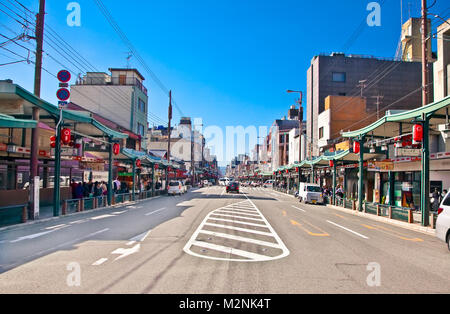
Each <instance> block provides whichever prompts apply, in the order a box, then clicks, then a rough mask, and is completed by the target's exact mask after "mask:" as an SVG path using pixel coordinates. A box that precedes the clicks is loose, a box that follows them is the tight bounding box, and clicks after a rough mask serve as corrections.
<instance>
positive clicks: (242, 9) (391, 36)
mask: <svg viewBox="0 0 450 314" xmlns="http://www.w3.org/2000/svg"><path fill="white" fill-rule="evenodd" d="M10 1H11V2H14V0H1V1H0V2H3V3H5V4H7V5H10V6H11V2H10ZM20 2H21V3H23V4H24V5H26V6H27V7H29V8H30V9H32V10H33V11H37V10H38V1H37V0H34V1H32V0H21V1H20ZM69 2H71V1H68V0H67V1H66V0H57V1H56V0H53V1H51V0H47V13H48V14H47V16H46V22H47V23H48V24H49V25H50V26H51V27H52V28H53V29H54V30H56V31H57V32H58V34H59V35H61V36H63V37H64V38H65V40H66V41H67V42H68V43H70V45H72V46H73V47H74V48H75V49H77V50H78V52H79V53H80V54H81V55H82V56H83V57H85V58H86V59H87V60H88V61H89V62H90V63H91V64H93V65H94V66H95V67H96V68H97V69H99V70H101V71H105V72H106V71H107V70H108V68H110V67H124V66H125V65H126V56H127V51H128V49H127V47H126V46H125V45H124V44H123V43H122V42H121V41H120V39H119V37H118V36H117V34H116V33H115V32H114V31H113V29H112V28H111V26H110V25H109V24H108V23H107V22H106V20H105V18H104V17H103V15H102V14H101V13H100V11H99V10H98V8H97V6H96V5H95V2H94V1H93V0H78V1H77V2H78V3H79V4H80V6H81V27H69V26H68V25H67V23H66V18H67V15H68V13H69V12H68V11H66V6H67V4H68V3H69ZM103 2H104V4H105V6H106V7H107V8H108V9H109V11H110V12H111V14H112V16H113V17H114V18H115V20H116V22H117V23H118V24H119V25H120V27H121V28H122V30H123V32H124V33H125V34H126V35H127V36H128V38H129V39H130V41H131V42H132V43H133V45H134V46H135V47H136V49H137V50H138V51H139V53H140V55H141V56H142V57H143V58H144V59H145V60H146V63H147V64H148V66H149V67H150V68H151V69H152V71H153V72H155V73H156V75H157V76H158V78H159V79H160V80H161V81H162V82H163V83H164V85H165V86H167V87H168V88H170V89H172V91H173V96H174V99H175V101H176V103H177V105H178V106H179V108H180V109H181V111H182V114H183V115H184V116H191V117H201V118H202V119H203V123H204V126H209V125H217V126H219V127H221V128H225V127H226V126H237V125H242V126H244V127H245V126H250V125H254V126H257V127H258V126H262V125H267V126H270V125H271V124H272V122H273V120H274V119H276V118H281V117H282V116H284V115H286V113H287V109H288V108H289V106H290V105H292V104H293V103H294V101H295V98H296V96H295V95H289V94H287V93H286V90H287V89H299V90H305V89H306V70H307V69H308V67H309V64H310V61H311V59H312V58H313V56H314V55H317V54H319V53H323V52H325V53H329V52H333V51H343V46H344V43H345V42H346V41H347V40H348V39H349V38H350V37H351V35H352V34H353V32H354V31H355V30H356V29H357V28H358V26H359V25H360V23H361V21H362V20H363V19H365V18H366V17H367V15H368V14H369V12H368V11H367V10H366V6H367V4H368V3H369V2H371V1H365V0H345V1H335V0H322V1H303V0H301V1H300V0H277V1H267V0H226V1H221V0H209V1H208V0H192V1H185V0H172V1H140V0H128V1H125V2H124V1H115V0H109V1H108V0H104V1H103ZM378 2H379V3H383V0H380V1H378ZM409 2H410V3H411V6H410V9H409V8H408V1H406V0H405V1H404V10H403V14H404V19H406V18H407V17H408V14H409V13H408V11H410V12H411V15H412V16H419V13H420V1H419V0H414V1H409ZM431 2H432V1H430V3H431ZM447 7H448V2H447V1H443V0H438V1H437V4H436V5H435V6H434V7H433V9H432V11H433V12H436V13H446V15H445V17H448V15H449V13H450V12H449V10H447ZM0 9H3V10H5V8H4V7H3V6H1V5H0ZM381 9H382V11H381V27H368V26H367V25H365V26H364V28H363V29H362V32H361V33H360V35H359V37H358V38H357V39H356V40H355V41H354V42H353V43H352V45H351V47H350V48H349V49H347V50H346V51H344V52H347V53H354V54H367V55H374V56H379V57H393V56H394V55H395V52H396V49H397V44H398V40H399V37H400V0H386V1H384V3H383V5H382V8H381ZM438 24H440V23H438V22H437V21H436V23H433V25H434V27H435V26H436V25H438ZM5 26H6V27H5ZM7 28H11V29H13V30H16V31H20V27H19V25H18V24H17V23H16V22H15V21H13V20H12V19H10V18H9V17H7V16H6V15H5V14H3V13H2V12H1V11H0V33H1V34H5V35H8V36H12V33H11V32H10V31H9V30H8V29H7ZM1 42H3V38H2V40H1ZM7 47H8V48H10V49H13V50H14V51H17V52H21V53H22V54H23V55H25V54H26V53H25V52H24V50H23V49H22V50H21V48H19V47H14V45H8V46H7ZM30 47H31V45H30ZM44 49H45V50H46V51H47V52H48V53H49V54H51V55H52V56H53V57H55V58H56V59H58V60H59V61H60V62H62V63H63V64H64V63H65V59H64V58H63V57H61V56H60V55H59V54H57V53H56V52H55V51H53V50H52V49H51V48H49V47H46V46H44ZM0 53H1V54H0V64H2V63H6V62H10V61H13V59H10V58H7V57H6V56H5V55H9V56H11V54H10V53H8V52H7V51H4V50H2V49H0ZM13 58H14V57H13ZM131 66H133V67H137V68H138V69H139V70H140V71H141V72H142V74H143V75H144V76H145V77H146V78H147V81H146V83H145V85H146V86H147V87H148V88H149V90H150V94H149V98H150V99H149V103H150V105H149V108H150V110H151V111H152V112H153V113H154V114H156V115H157V116H159V117H161V118H163V119H164V120H167V118H166V116H167V103H168V100H167V97H166V95H165V94H164V93H163V92H162V91H161V90H160V89H159V88H158V87H157V85H156V84H155V83H154V82H153V81H152V80H151V78H150V75H149V74H148V73H146V71H145V70H143V69H142V68H141V67H140V65H139V63H138V62H137V61H136V60H135V59H132V60H131ZM44 67H45V68H46V69H48V70H49V71H50V72H52V73H57V72H58V70H60V69H61V66H60V65H59V64H57V63H56V62H55V61H54V60H52V59H51V58H49V57H46V58H45V59H44ZM33 73H34V68H33V67H32V66H30V65H26V64H16V65H9V66H2V67H0V78H1V79H5V78H11V79H13V80H14V81H15V82H16V83H18V84H20V85H22V86H24V87H25V88H27V89H29V90H32V89H33ZM76 75H77V73H75V75H74V76H76ZM57 84H58V83H57V81H56V79H55V78H54V77H52V76H50V75H48V74H47V73H45V72H44V73H43V85H42V97H43V98H44V99H46V100H49V101H52V102H55V101H56V97H55V91H56V88H57ZM304 100H305V102H306V97H305V99H304ZM180 116H181V113H180V112H179V111H178V110H176V109H175V110H174V119H175V123H178V121H179V118H180Z"/></svg>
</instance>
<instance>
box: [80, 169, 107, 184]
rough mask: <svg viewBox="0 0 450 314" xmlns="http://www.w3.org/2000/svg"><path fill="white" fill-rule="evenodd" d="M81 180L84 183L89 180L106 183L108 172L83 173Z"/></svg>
mask: <svg viewBox="0 0 450 314" xmlns="http://www.w3.org/2000/svg"><path fill="white" fill-rule="evenodd" d="M91 174H92V176H91ZM83 179H84V182H89V180H90V179H92V182H102V181H105V182H108V171H84V172H83Z"/></svg>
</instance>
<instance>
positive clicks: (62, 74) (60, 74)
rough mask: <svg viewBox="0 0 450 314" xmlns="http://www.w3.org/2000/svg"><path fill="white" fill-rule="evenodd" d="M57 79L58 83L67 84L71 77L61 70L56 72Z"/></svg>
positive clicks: (67, 72) (68, 73)
mask: <svg viewBox="0 0 450 314" xmlns="http://www.w3.org/2000/svg"><path fill="white" fill-rule="evenodd" d="M57 77H58V80H59V81H60V82H62V83H67V82H69V81H70V79H71V77H72V76H71V75H70V72H69V71H67V70H61V71H59V72H58V75H57Z"/></svg>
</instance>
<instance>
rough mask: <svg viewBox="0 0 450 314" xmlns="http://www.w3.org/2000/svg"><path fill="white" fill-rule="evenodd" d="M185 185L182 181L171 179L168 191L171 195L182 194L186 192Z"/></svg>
mask: <svg viewBox="0 0 450 314" xmlns="http://www.w3.org/2000/svg"><path fill="white" fill-rule="evenodd" d="M184 191H185V190H184V187H183V184H182V183H181V182H180V181H171V182H169V190H168V191H167V193H168V194H169V195H181V194H184V193H185V192H184Z"/></svg>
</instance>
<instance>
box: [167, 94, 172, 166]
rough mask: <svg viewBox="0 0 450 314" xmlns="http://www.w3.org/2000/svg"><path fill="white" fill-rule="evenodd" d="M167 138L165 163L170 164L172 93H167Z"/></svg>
mask: <svg viewBox="0 0 450 314" xmlns="http://www.w3.org/2000/svg"><path fill="white" fill-rule="evenodd" d="M168 117H169V130H168V131H169V138H168V141H167V142H168V145H167V161H168V162H170V144H171V143H170V142H171V141H170V138H171V135H172V91H169V115H168Z"/></svg>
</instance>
